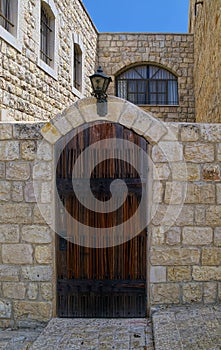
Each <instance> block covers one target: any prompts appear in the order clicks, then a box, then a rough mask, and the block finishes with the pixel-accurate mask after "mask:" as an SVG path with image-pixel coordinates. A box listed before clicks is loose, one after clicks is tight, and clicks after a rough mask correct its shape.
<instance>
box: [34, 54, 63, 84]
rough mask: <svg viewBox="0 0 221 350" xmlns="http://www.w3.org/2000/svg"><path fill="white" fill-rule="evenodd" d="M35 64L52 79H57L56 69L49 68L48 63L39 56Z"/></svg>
mask: <svg viewBox="0 0 221 350" xmlns="http://www.w3.org/2000/svg"><path fill="white" fill-rule="evenodd" d="M37 65H38V67H39V68H41V69H42V70H43V71H45V73H47V74H48V75H50V76H51V77H52V78H53V79H55V80H58V74H57V70H56V69H53V68H51V67H50V66H49V65H48V64H46V63H45V62H44V61H42V60H41V59H40V58H39V59H38V63H37Z"/></svg>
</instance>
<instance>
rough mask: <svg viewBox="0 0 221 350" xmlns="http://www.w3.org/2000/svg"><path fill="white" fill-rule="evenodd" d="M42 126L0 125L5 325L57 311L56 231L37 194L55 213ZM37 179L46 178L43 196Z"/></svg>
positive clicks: (0, 274) (1, 318)
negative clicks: (55, 299)
mask: <svg viewBox="0 0 221 350" xmlns="http://www.w3.org/2000/svg"><path fill="white" fill-rule="evenodd" d="M42 126H43V124H32V123H30V124H22V123H21V124H16V125H15V124H5V123H1V124H0V139H1V147H0V179H1V180H0V246H1V248H0V250H1V258H0V281H1V282H0V286H1V287H0V294H1V297H0V305H1V308H0V309H1V311H0V327H1V326H3V327H8V326H10V325H12V326H14V325H15V324H14V320H16V322H17V323H16V325H24V326H25V325H27V326H28V325H30V324H31V322H32V321H33V322H45V321H47V320H48V319H50V317H51V316H52V305H54V302H53V303H52V300H53V294H54V292H53V288H55V284H54V283H53V281H54V267H53V261H54V234H53V231H52V230H51V229H50V227H49V226H48V225H47V224H46V222H45V220H44V219H43V218H42V216H41V214H40V211H39V207H38V206H37V197H38V200H40V202H42V203H43V206H44V207H45V210H46V211H47V213H48V216H51V214H50V213H51V210H52V205H51V198H52V192H51V186H52V177H53V172H52V159H53V153H52V151H53V150H52V147H51V146H50V145H49V144H45V148H44V150H43V149H40V148H39V145H40V144H41V143H42V136H41V134H40V133H39V130H40V129H41V127H42ZM34 164H35V165H36V171H35V173H33V166H34ZM34 179H35V181H38V180H39V179H40V181H39V189H38V195H36V194H35V193H34V187H33V181H34ZM49 221H50V219H49Z"/></svg>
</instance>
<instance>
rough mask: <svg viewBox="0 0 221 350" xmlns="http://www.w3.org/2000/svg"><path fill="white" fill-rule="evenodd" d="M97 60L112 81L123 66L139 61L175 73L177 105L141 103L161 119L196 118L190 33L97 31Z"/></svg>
mask: <svg viewBox="0 0 221 350" xmlns="http://www.w3.org/2000/svg"><path fill="white" fill-rule="evenodd" d="M98 59H99V65H101V66H102V67H103V69H104V71H105V73H106V74H108V75H111V76H112V78H113V81H114V82H113V83H112V84H111V86H110V90H109V92H110V94H113V95H115V94H116V91H115V77H116V75H117V74H118V73H120V72H121V71H123V70H124V69H126V68H128V67H130V66H132V65H134V64H139V63H150V64H157V65H160V66H163V67H164V68H166V69H168V70H170V71H171V72H172V73H174V74H175V75H177V76H178V89H179V106H142V109H143V110H145V111H151V112H152V113H154V115H155V116H157V117H158V118H161V119H163V120H164V121H188V122H194V121H195V111H194V84H193V65H194V62H193V36H192V35H189V34H187V35H186V34H165V33H162V34H160V33H159V34H151V33H149V34H148V33H100V34H99V40H98Z"/></svg>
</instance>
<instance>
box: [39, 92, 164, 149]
mask: <svg viewBox="0 0 221 350" xmlns="http://www.w3.org/2000/svg"><path fill="white" fill-rule="evenodd" d="M95 121H109V122H114V123H119V124H121V125H123V126H125V127H127V128H129V129H132V130H133V131H135V132H136V133H137V134H139V135H142V136H143V137H144V138H145V139H146V140H147V141H148V142H149V143H150V144H156V143H158V142H159V141H160V139H161V138H162V137H163V136H164V135H166V134H167V133H168V128H167V127H166V125H165V124H164V123H163V122H161V121H160V120H158V119H156V118H154V116H153V115H152V114H151V113H146V112H144V111H142V110H141V109H140V108H139V107H137V106H135V105H133V104H132V103H130V102H128V101H125V100H123V99H120V98H117V97H113V96H109V97H108V102H107V115H106V116H105V117H100V116H99V115H98V114H97V106H96V99H95V98H92V97H89V98H84V99H82V100H79V101H78V102H76V103H74V104H73V105H72V106H70V107H68V108H67V109H65V110H64V112H63V113H62V114H59V115H57V116H56V117H55V118H54V119H52V120H51V121H50V122H48V123H46V124H45V125H44V126H43V128H42V129H41V134H42V136H43V137H44V139H45V140H46V141H48V142H49V143H50V144H55V143H56V142H57V141H58V140H59V139H60V138H61V137H62V136H64V135H66V134H67V133H69V132H70V131H71V130H72V129H74V128H76V127H78V126H80V125H83V124H85V123H91V122H95Z"/></svg>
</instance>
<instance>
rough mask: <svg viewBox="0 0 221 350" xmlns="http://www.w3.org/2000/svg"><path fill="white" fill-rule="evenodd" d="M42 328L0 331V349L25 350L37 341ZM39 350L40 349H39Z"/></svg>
mask: <svg viewBox="0 0 221 350" xmlns="http://www.w3.org/2000/svg"><path fill="white" fill-rule="evenodd" d="M42 330H43V329H42V328H36V329H19V330H11V329H6V330H0V349H1V350H3V349H4V350H26V349H29V347H30V346H31V344H32V343H33V342H34V341H35V340H36V339H37V337H38V336H39V334H40V333H41V332H42ZM39 350H40V349H39Z"/></svg>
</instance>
